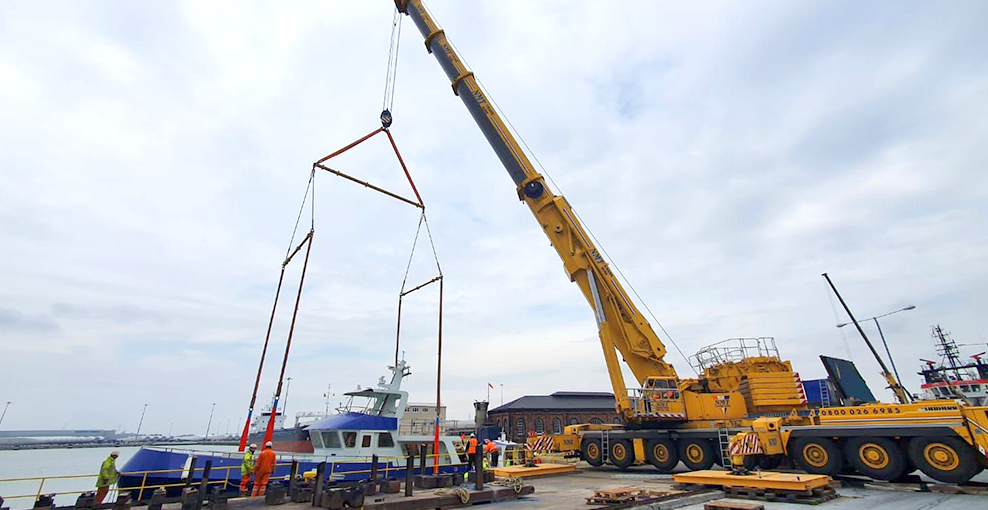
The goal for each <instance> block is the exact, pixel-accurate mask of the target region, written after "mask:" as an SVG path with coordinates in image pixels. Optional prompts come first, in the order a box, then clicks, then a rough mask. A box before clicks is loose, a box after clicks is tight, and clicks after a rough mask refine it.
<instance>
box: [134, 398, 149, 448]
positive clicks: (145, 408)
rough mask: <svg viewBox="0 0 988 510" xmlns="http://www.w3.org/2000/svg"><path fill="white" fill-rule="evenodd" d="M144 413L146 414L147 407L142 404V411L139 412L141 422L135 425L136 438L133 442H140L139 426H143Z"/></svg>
mask: <svg viewBox="0 0 988 510" xmlns="http://www.w3.org/2000/svg"><path fill="white" fill-rule="evenodd" d="M146 412H148V405H147V404H144V409H143V410H142V411H141V421H140V422H138V424H137V434H134V435H135V436H136V437H135V438H134V440H136V441H140V440H141V426H142V425H144V413H146Z"/></svg>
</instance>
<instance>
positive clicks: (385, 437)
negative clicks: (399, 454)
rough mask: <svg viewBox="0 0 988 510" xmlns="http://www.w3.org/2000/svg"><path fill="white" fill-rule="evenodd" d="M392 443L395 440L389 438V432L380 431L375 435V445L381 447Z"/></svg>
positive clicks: (390, 445)
mask: <svg viewBox="0 0 988 510" xmlns="http://www.w3.org/2000/svg"><path fill="white" fill-rule="evenodd" d="M394 445H395V441H394V439H392V438H391V433H390V432H381V435H379V436H377V446H380V447H382V448H390V447H392V446H394Z"/></svg>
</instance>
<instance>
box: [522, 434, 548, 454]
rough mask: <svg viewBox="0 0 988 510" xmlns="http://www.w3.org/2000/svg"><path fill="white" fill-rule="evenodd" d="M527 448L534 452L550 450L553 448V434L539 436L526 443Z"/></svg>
mask: <svg viewBox="0 0 988 510" xmlns="http://www.w3.org/2000/svg"><path fill="white" fill-rule="evenodd" d="M525 448H527V449H529V450H531V451H534V452H548V451H550V450H552V436H549V435H542V436H539V437H538V438H537V439H535V440H533V441H529V442H527V443H525Z"/></svg>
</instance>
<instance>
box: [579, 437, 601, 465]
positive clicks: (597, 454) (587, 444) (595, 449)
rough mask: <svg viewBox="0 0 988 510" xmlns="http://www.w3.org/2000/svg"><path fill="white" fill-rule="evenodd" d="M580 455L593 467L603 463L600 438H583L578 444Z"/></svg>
mask: <svg viewBox="0 0 988 510" xmlns="http://www.w3.org/2000/svg"><path fill="white" fill-rule="evenodd" d="M580 456H581V457H583V460H585V461H587V464H590V465H591V466H593V467H599V466H601V465H603V464H604V455H603V452H602V451H601V449H600V439H585V440H584V441H583V444H581V445H580Z"/></svg>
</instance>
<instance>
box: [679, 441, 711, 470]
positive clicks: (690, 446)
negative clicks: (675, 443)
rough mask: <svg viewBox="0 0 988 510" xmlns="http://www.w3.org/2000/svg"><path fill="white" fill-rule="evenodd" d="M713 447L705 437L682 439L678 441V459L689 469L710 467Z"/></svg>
mask: <svg viewBox="0 0 988 510" xmlns="http://www.w3.org/2000/svg"><path fill="white" fill-rule="evenodd" d="M714 455H715V453H714V447H713V446H712V445H711V444H710V441H707V440H706V439H683V440H681V441H680V442H679V460H681V461H683V464H686V467H688V468H689V469H690V471H700V470H703V469H710V466H713V465H714Z"/></svg>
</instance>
